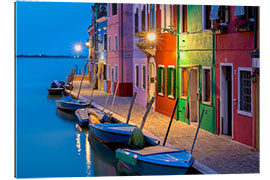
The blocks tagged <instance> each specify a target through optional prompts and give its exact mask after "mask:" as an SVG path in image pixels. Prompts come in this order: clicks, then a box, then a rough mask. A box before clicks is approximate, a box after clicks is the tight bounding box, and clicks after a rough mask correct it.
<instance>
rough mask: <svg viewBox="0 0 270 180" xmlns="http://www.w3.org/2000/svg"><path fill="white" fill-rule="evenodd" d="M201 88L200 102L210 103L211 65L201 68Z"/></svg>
mask: <svg viewBox="0 0 270 180" xmlns="http://www.w3.org/2000/svg"><path fill="white" fill-rule="evenodd" d="M202 90H203V91H202V102H203V103H204V104H209V105H210V104H211V103H212V78H211V67H203V69H202Z"/></svg>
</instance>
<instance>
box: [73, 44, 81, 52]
mask: <svg viewBox="0 0 270 180" xmlns="http://www.w3.org/2000/svg"><path fill="white" fill-rule="evenodd" d="M74 49H75V51H77V52H80V51H82V46H81V44H76V45H75V46H74Z"/></svg>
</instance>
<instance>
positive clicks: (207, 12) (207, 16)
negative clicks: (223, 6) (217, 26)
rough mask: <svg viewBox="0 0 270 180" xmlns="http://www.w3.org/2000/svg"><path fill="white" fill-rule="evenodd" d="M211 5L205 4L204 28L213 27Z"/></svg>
mask: <svg viewBox="0 0 270 180" xmlns="http://www.w3.org/2000/svg"><path fill="white" fill-rule="evenodd" d="M210 12H211V6H210V5H207V6H204V19H203V21H204V29H211V20H210Z"/></svg>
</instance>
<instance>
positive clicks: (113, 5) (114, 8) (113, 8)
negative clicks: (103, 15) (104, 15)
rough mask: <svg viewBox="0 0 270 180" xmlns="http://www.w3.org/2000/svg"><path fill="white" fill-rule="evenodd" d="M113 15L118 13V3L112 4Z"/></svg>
mask: <svg viewBox="0 0 270 180" xmlns="http://www.w3.org/2000/svg"><path fill="white" fill-rule="evenodd" d="M112 15H113V16H114V15H117V4H116V3H113V4H112Z"/></svg>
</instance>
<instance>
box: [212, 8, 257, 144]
mask: <svg viewBox="0 0 270 180" xmlns="http://www.w3.org/2000/svg"><path fill="white" fill-rule="evenodd" d="M211 15H212V19H213V21H215V23H216V24H215V29H214V30H215V33H216V86H217V97H216V98H217V127H216V131H217V134H219V135H227V136H229V137H231V138H232V139H233V140H236V141H238V142H241V143H243V144H246V145H248V146H250V147H255V148H258V146H259V145H258V142H259V52H258V47H259V46H258V44H259V43H258V33H259V31H258V23H257V22H258V21H257V19H258V18H257V16H258V7H251V6H249V7H248V6H245V7H244V6H231V7H229V6H214V7H213V8H212V11H211ZM224 22H225V23H226V24H225V26H224V25H223V26H222V27H221V25H222V23H224Z"/></svg>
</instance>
